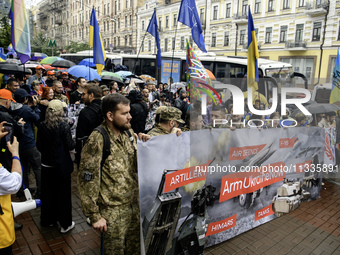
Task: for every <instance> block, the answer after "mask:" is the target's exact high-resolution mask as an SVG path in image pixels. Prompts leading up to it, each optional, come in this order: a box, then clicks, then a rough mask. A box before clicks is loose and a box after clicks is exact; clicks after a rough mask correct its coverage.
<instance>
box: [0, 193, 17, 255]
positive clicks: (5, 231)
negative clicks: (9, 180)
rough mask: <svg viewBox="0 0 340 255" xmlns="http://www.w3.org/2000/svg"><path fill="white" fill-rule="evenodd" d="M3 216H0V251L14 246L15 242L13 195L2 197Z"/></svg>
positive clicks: (0, 197)
mask: <svg viewBox="0 0 340 255" xmlns="http://www.w3.org/2000/svg"><path fill="white" fill-rule="evenodd" d="M0 205H1V208H2V212H3V214H2V215H0V249H2V248H6V247H8V246H10V245H12V244H13V243H14V241H15V230H14V219H13V212H12V204H11V195H3V196H0Z"/></svg>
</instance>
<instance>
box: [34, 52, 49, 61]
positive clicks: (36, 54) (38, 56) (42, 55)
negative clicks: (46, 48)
mask: <svg viewBox="0 0 340 255" xmlns="http://www.w3.org/2000/svg"><path fill="white" fill-rule="evenodd" d="M46 57H48V56H47V55H46V54H45V53H40V52H33V53H32V54H31V60H39V59H44V58H46Z"/></svg>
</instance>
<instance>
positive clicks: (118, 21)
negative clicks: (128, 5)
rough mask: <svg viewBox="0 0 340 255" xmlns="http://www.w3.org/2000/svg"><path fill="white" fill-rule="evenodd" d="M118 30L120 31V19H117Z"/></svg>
mask: <svg viewBox="0 0 340 255" xmlns="http://www.w3.org/2000/svg"><path fill="white" fill-rule="evenodd" d="M118 29H120V18H118Z"/></svg>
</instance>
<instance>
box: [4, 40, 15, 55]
mask: <svg viewBox="0 0 340 255" xmlns="http://www.w3.org/2000/svg"><path fill="white" fill-rule="evenodd" d="M7 50H8V52H7V53H6V56H9V55H13V56H14V57H17V54H16V53H15V50H14V49H13V46H12V44H11V43H10V44H9V45H8V47H7Z"/></svg>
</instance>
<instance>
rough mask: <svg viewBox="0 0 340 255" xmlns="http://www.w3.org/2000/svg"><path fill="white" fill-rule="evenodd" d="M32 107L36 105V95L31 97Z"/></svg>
mask: <svg viewBox="0 0 340 255" xmlns="http://www.w3.org/2000/svg"><path fill="white" fill-rule="evenodd" d="M32 101H33V106H36V105H37V104H38V101H39V99H38V97H37V96H36V95H34V96H32Z"/></svg>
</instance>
